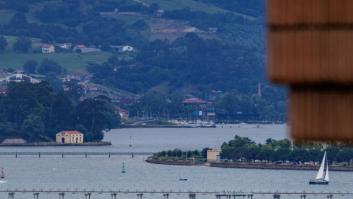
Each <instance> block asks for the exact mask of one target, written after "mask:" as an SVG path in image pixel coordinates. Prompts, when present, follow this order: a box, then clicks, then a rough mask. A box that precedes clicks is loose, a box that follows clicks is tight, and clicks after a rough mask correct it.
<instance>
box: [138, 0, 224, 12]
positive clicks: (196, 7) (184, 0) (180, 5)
mask: <svg viewBox="0 0 353 199" xmlns="http://www.w3.org/2000/svg"><path fill="white" fill-rule="evenodd" d="M141 2H144V3H147V4H152V3H156V4H158V5H159V6H160V7H161V8H162V9H164V10H178V9H184V8H190V10H193V11H201V12H206V13H217V12H226V10H224V9H222V8H219V7H216V6H212V5H208V4H205V3H200V2H197V1H193V0H178V1H171V0H141Z"/></svg>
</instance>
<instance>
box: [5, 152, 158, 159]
mask: <svg viewBox="0 0 353 199" xmlns="http://www.w3.org/2000/svg"><path fill="white" fill-rule="evenodd" d="M152 154H153V152H0V157H15V158H20V157H38V158H41V157H49V156H56V157H61V158H64V157H72V156H75V157H85V158H87V157H93V156H94V157H96V156H103V157H108V158H110V157H112V156H132V157H134V156H135V155H139V156H149V155H152Z"/></svg>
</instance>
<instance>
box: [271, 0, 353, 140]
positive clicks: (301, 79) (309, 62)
mask: <svg viewBox="0 0 353 199" xmlns="http://www.w3.org/2000/svg"><path fill="white" fill-rule="evenodd" d="M352 10H353V0H268V28H269V33H268V76H269V78H270V79H271V80H272V81H273V82H275V83H281V84H286V85H288V86H289V87H290V108H289V109H290V111H289V125H290V130H291V134H292V137H293V138H294V139H295V140H304V141H305V140H314V141H322V140H324V141H328V140H329V141H346V142H351V141H353V12H352Z"/></svg>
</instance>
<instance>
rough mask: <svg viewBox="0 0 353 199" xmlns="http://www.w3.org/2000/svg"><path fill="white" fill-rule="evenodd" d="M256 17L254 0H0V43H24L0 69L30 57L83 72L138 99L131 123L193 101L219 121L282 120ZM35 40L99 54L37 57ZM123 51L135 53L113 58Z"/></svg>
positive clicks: (259, 13)
mask: <svg viewBox="0 0 353 199" xmlns="http://www.w3.org/2000/svg"><path fill="white" fill-rule="evenodd" d="M263 10H264V3H263V2H262V1H260V0H251V1H246V2H244V1H242V0H235V1H231V2H230V1H223V0H222V1H212V0H182V1H169V0H106V1H100V0H85V1H84V0H50V1H46V0H38V1H37V0H29V1H12V0H0V16H5V17H4V19H3V20H1V21H0V35H5V36H6V39H7V40H8V43H11V38H14V37H16V38H19V37H26V38H30V40H31V41H32V49H30V50H29V51H28V52H26V53H23V52H17V51H14V50H13V49H12V48H11V49H9V47H7V49H6V50H5V51H4V52H2V53H0V66H2V67H14V68H19V67H20V66H21V65H22V64H24V63H25V62H26V61H28V60H27V59H29V57H31V58H32V59H35V60H36V61H37V62H41V61H42V60H43V59H44V58H50V59H52V60H55V61H56V62H58V63H59V64H60V65H62V66H64V67H65V68H67V69H69V70H68V71H70V70H81V71H82V70H86V71H87V72H89V73H91V74H92V76H93V78H92V80H93V81H94V82H95V83H99V84H102V85H105V86H108V87H112V88H117V89H123V90H126V91H129V92H133V93H136V94H140V95H141V96H143V97H142V98H141V100H140V101H138V102H137V104H133V105H132V106H130V105H129V106H128V105H126V106H124V107H123V108H126V109H128V110H129V111H131V112H132V116H137V115H138V112H150V113H151V115H155V116H157V117H159V116H161V115H169V116H172V117H179V116H180V106H181V105H182V104H181V101H182V100H181V99H183V98H185V96H197V97H200V98H203V99H206V100H210V101H212V102H213V103H215V104H216V108H217V114H219V115H220V116H221V117H220V118H221V120H234V119H236V120H284V119H285V118H284V112H285V104H286V99H285V97H284V92H283V90H279V89H277V88H274V87H272V86H271V85H269V84H268V82H267V81H266V79H265V78H264V76H265V75H264V63H265V56H264V49H265V47H264V43H265V42H264V31H265V30H264V27H263V21H264V20H263V18H264V16H263V15H264V12H263ZM9 36H11V37H9ZM38 41H39V42H40V43H51V44H54V43H65V42H69V43H72V44H73V45H77V44H84V45H86V46H93V47H95V48H99V49H101V50H102V51H103V52H99V53H97V54H86V55H84V54H77V53H75V52H72V51H70V52H59V53H55V54H51V55H42V54H40V53H39V52H37V51H36V50H34V46H35V45H34V44H35V43H36V42H38ZM122 45H129V46H133V47H134V51H133V52H129V53H122V52H119V51H117V50H116V49H114V46H122ZM109 57H110V58H109ZM84 66H85V67H84ZM258 85H261V86H262V87H261V88H262V91H263V94H262V93H260V92H259V91H258V88H259V87H258ZM214 93H218V94H217V95H214ZM154 100H159V103H155V104H154V103H151V102H153V101H154ZM171 107H174V108H171ZM162 113H163V114H162ZM239 113H244V114H241V115H239Z"/></svg>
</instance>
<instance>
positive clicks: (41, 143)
mask: <svg viewBox="0 0 353 199" xmlns="http://www.w3.org/2000/svg"><path fill="white" fill-rule="evenodd" d="M110 145H112V143H111V142H86V143H82V144H61V143H56V142H36V143H23V144H0V147H51V146H56V147H61V146H77V147H79V146H110Z"/></svg>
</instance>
